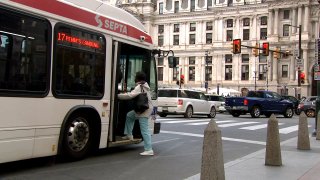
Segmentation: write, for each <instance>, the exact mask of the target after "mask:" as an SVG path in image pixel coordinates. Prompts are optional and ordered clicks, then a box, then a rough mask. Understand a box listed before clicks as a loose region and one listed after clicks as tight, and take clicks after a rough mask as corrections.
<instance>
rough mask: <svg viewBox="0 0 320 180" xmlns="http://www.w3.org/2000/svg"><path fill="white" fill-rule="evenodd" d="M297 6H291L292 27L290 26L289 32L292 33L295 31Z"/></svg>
mask: <svg viewBox="0 0 320 180" xmlns="http://www.w3.org/2000/svg"><path fill="white" fill-rule="evenodd" d="M295 26H297V7H293V8H292V27H291V30H292V31H291V32H292V34H294V33H296V32H297V27H295Z"/></svg>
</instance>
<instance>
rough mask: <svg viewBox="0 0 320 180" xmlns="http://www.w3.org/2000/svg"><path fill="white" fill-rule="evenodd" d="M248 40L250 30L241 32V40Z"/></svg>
mask: <svg viewBox="0 0 320 180" xmlns="http://www.w3.org/2000/svg"><path fill="white" fill-rule="evenodd" d="M249 39H250V30H249V29H244V30H243V40H249Z"/></svg>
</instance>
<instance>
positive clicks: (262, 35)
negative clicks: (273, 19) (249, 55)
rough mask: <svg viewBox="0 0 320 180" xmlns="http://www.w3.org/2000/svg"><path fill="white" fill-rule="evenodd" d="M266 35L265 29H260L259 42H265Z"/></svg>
mask: <svg viewBox="0 0 320 180" xmlns="http://www.w3.org/2000/svg"><path fill="white" fill-rule="evenodd" d="M267 34H268V32H267V28H261V29H260V39H261V40H266V39H267V37H268V36H267Z"/></svg>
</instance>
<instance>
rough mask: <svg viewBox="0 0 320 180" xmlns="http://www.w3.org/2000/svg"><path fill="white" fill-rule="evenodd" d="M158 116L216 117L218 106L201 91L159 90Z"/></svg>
mask: <svg viewBox="0 0 320 180" xmlns="http://www.w3.org/2000/svg"><path fill="white" fill-rule="evenodd" d="M158 114H159V116H161V117H166V116H167V115H168V114H181V115H184V117H186V118H191V117H192V115H194V114H200V115H207V116H208V117H210V118H214V117H215V116H216V104H215V103H214V102H212V101H208V99H207V97H206V96H205V94H204V93H203V92H201V91H196V90H191V89H178V88H161V89H159V90H158Z"/></svg>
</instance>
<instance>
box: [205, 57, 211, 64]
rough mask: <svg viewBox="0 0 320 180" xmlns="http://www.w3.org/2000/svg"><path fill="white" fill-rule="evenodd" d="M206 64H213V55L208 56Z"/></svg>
mask: <svg viewBox="0 0 320 180" xmlns="http://www.w3.org/2000/svg"><path fill="white" fill-rule="evenodd" d="M206 64H208V65H211V64H212V56H206Z"/></svg>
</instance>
